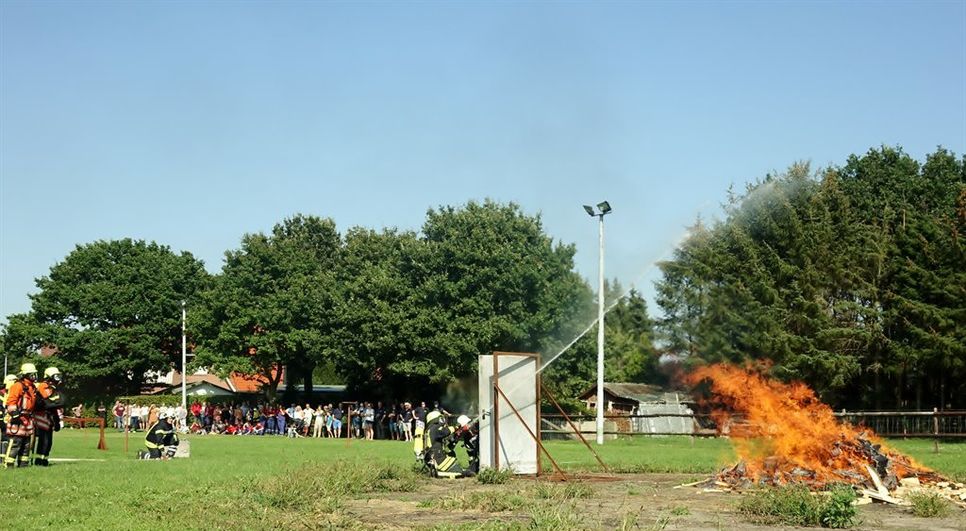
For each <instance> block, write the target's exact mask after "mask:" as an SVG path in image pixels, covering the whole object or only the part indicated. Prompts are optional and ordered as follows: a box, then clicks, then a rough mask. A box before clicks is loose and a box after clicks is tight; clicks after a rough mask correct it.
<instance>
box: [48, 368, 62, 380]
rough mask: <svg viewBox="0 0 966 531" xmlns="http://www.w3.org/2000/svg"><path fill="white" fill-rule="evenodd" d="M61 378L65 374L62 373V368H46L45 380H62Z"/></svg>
mask: <svg viewBox="0 0 966 531" xmlns="http://www.w3.org/2000/svg"><path fill="white" fill-rule="evenodd" d="M61 378H63V376H62V375H61V372H60V369H58V368H57V367H47V368H46V369H44V380H53V381H55V382H60V380H61Z"/></svg>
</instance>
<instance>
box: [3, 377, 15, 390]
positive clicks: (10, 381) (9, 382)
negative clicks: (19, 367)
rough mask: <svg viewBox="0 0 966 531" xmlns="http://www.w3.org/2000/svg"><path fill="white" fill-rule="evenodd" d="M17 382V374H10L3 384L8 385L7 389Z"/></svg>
mask: <svg viewBox="0 0 966 531" xmlns="http://www.w3.org/2000/svg"><path fill="white" fill-rule="evenodd" d="M15 383H17V375H16V374H8V375H7V376H6V377H4V379H3V386H4V387H6V388H7V389H10V386H11V385H13V384H15Z"/></svg>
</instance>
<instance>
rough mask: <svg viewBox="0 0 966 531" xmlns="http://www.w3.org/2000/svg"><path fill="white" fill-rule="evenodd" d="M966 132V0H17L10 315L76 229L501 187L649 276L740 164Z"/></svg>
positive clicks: (339, 214)
mask: <svg viewBox="0 0 966 531" xmlns="http://www.w3.org/2000/svg"><path fill="white" fill-rule="evenodd" d="M882 144H887V145H902V146H903V147H904V149H905V150H906V151H907V152H909V153H910V154H912V155H913V156H915V157H917V158H920V159H922V158H923V157H924V155H925V154H926V153H929V152H932V151H933V150H935V148H936V146H937V145H943V146H945V147H947V148H949V149H951V150H953V151H954V152H956V153H958V154H962V153H964V152H966V2H962V1H949V2H849V3H832V2H801V3H798V2H772V3H768V2H714V3H703V2H676V3H663V2H478V3H477V2H351V3H350V2H345V3H340V2H164V3H161V2H120V1H118V2H83V1H71V2H58V1H45V2H20V1H15V0H3V2H0V263H2V272H0V322H3V321H5V320H6V316H7V315H9V314H10V313H14V312H22V311H26V310H28V309H29V299H28V297H27V294H28V293H30V292H32V291H33V289H34V278H36V277H39V276H42V275H45V274H46V273H47V272H48V271H49V269H50V267H51V266H52V265H54V264H55V263H57V262H59V261H60V260H62V259H63V258H64V257H65V256H66V255H67V254H68V253H69V252H70V251H71V250H72V249H73V248H74V246H75V245H77V244H83V243H88V242H92V241H95V240H99V239H113V238H123V237H132V238H137V239H146V240H155V241H157V242H160V243H164V244H166V245H169V246H171V248H172V249H174V250H175V251H182V250H186V251H190V252H192V253H193V254H194V255H196V256H197V257H199V258H201V259H203V260H204V261H205V263H206V265H207V267H208V269H209V270H211V271H217V270H219V269H220V267H221V259H222V255H223V253H224V251H225V250H227V249H232V248H235V247H237V246H238V242H239V239H240V237H241V235H242V234H243V233H246V232H257V231H267V230H270V229H271V227H272V226H273V225H274V224H275V223H277V222H279V221H280V220H282V219H283V218H285V217H287V216H290V215H292V214H294V213H297V212H302V213H306V214H315V215H320V216H329V217H332V218H333V219H334V220H335V221H336V223H337V224H338V226H339V228H340V230H345V229H347V228H348V227H351V226H355V225H362V226H367V227H374V228H381V227H389V226H396V227H400V228H403V229H418V228H419V227H420V225H421V224H422V222H423V220H424V218H425V213H426V210H427V209H428V208H430V207H435V206H439V205H459V204H463V203H465V202H466V201H468V200H471V199H476V200H482V199H484V198H492V199H495V200H499V201H514V202H517V203H519V204H520V205H521V206H522V207H523V209H524V210H525V211H527V212H528V213H532V214H537V213H539V214H540V215H541V216H542V219H543V221H544V225H545V229H546V231H547V233H549V234H550V235H551V236H553V237H554V238H556V239H559V240H561V241H563V242H567V243H575V244H576V245H577V249H578V254H577V267H578V270H579V271H580V272H581V273H582V274H583V275H584V276H585V277H587V278H589V279H596V275H597V227H596V225H595V224H594V221H593V219H591V218H589V217H588V216H587V215H586V214H585V213H584V212H583V210H582V209H581V205H582V204H585V203H596V202H598V201H601V200H604V199H606V200H609V201H610V202H611V204H612V205H613V207H614V213H613V214H612V215H610V216H608V217H607V220H606V224H607V225H606V230H607V239H606V241H607V276H608V277H612V278H613V277H616V278H618V279H620V280H621V281H622V282H623V283H624V284H625V285H629V284H632V283H636V284H637V286H638V287H639V288H641V289H642V290H643V291H644V292H645V293H646V294H650V293H651V291H652V290H651V288H650V283H651V282H652V281H653V280H654V279H655V278H657V275H656V273H655V271H654V269H653V267H652V265H651V264H652V262H653V261H654V260H656V259H658V258H661V257H666V253H667V252H668V250H669V249H671V248H673V245H674V243H675V242H676V241H677V240H678V239H679V238H680V237H681V236H682V234H683V232H684V229H685V227H686V226H687V225H689V224H691V223H692V222H693V221H694V219H695V216H696V215H697V214H698V213H702V214H703V215H705V216H713V215H714V214H715V213H716V212H717V211H718V205H719V204H720V203H721V202H722V201H724V199H725V196H726V190H727V188H728V186H729V185H731V184H736V185H738V186H741V185H743V183H745V182H748V181H752V180H755V179H757V178H760V177H762V176H763V175H764V174H765V173H767V172H769V171H776V170H778V171H780V170H783V169H784V168H786V167H787V166H788V165H789V164H791V163H792V162H794V161H797V160H810V161H812V163H813V164H814V165H815V166H816V167H820V166H824V165H827V164H832V163H842V162H844V160H845V158H846V157H847V156H848V155H849V154H851V153H861V152H864V151H866V150H868V149H869V148H870V147H876V146H879V145H882Z"/></svg>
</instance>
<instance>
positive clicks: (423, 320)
mask: <svg viewBox="0 0 966 531" xmlns="http://www.w3.org/2000/svg"><path fill="white" fill-rule="evenodd" d="M573 254H574V248H573V246H572V245H563V244H559V243H555V242H554V241H553V239H552V238H550V237H549V236H547V235H546V234H545V233H544V231H543V226H542V224H541V222H540V218H539V217H538V216H530V215H527V214H525V213H523V211H522V210H521V209H520V207H519V206H517V205H515V204H512V203H511V204H500V203H496V202H493V201H486V202H483V203H477V202H469V203H467V204H466V205H464V206H462V207H458V208H457V207H441V208H439V209H431V210H429V212H428V213H427V218H426V222H425V223H424V225H423V227H422V233H421V234H415V233H410V232H402V233H400V232H397V231H393V230H389V231H383V232H381V233H380V232H375V231H371V230H367V229H354V230H351V231H349V233H348V234H347V237H346V246H345V259H344V261H343V264H342V271H343V274H342V276H341V278H342V281H341V283H342V285H344V287H345V289H346V292H345V293H346V296H345V299H344V300H343V301H341V302H340V305H339V315H340V316H341V317H340V319H341V330H340V332H339V337H340V338H341V339H340V346H339V348H338V349H337V350H338V352H337V353H336V355H337V356H339V357H340V359H341V360H342V361H340V363H339V364H338V368H339V369H340V370H341V371H345V376H346V377H347V379H348V380H349V381H351V382H354V383H362V382H367V381H368V382H381V383H382V385H383V386H384V387H388V388H392V387H397V386H398V385H399V384H401V383H406V384H408V385H409V386H412V387H419V386H425V385H440V386H441V385H442V384H445V383H446V382H449V381H451V380H453V379H458V378H463V377H467V376H469V375H471V374H472V373H473V371H474V370H475V367H476V361H477V356H478V355H480V354H485V353H489V352H492V351H494V350H502V351H528V352H536V351H542V350H543V349H544V348H550V346H551V345H554V344H555V343H554V341H558V342H559V340H560V338H562V337H564V336H567V335H568V334H570V333H571V330H570V327H572V326H573V322H574V321H575V319H574V316H575V315H576V314H578V313H580V312H581V311H582V309H583V307H584V306H586V297H585V294H586V285H585V283H584V282H583V280H582V279H581V278H580V277H579V275H577V274H576V273H575V272H574V270H573Z"/></svg>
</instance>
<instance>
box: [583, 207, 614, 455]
mask: <svg viewBox="0 0 966 531" xmlns="http://www.w3.org/2000/svg"><path fill="white" fill-rule="evenodd" d="M584 212H587V214H589V215H591V216H595V217H597V220H598V222H599V235H600V241H599V244H600V252H599V260H600V262H599V264H598V268H597V271H598V274H597V444H598V445H603V444H604V409H605V406H606V404H605V403H604V216H606V215H607V214H610V213H611V212H612V209H611V207H610V203H609V202H607V201H602V202H600V203H597V209H596V210H595V209H594V207H592V206H589V205H584Z"/></svg>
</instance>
